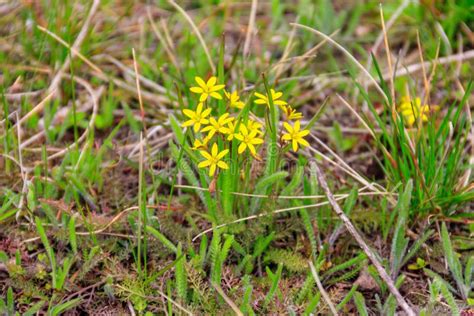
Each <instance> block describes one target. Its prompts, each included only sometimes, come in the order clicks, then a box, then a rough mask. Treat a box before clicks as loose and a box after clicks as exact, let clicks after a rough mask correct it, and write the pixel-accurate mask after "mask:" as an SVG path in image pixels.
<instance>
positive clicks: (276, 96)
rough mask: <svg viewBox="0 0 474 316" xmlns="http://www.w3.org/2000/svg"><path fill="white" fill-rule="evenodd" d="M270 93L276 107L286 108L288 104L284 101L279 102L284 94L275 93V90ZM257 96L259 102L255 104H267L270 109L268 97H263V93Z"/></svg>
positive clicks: (256, 93)
mask: <svg viewBox="0 0 474 316" xmlns="http://www.w3.org/2000/svg"><path fill="white" fill-rule="evenodd" d="M270 93H271V95H272V100H273V104H274V105H279V106H284V105H286V104H287V103H286V102H285V101H283V100H278V99H280V98H281V97H282V95H283V93H282V92H275V90H273V89H270ZM255 96H256V97H257V100H255V104H266V105H267V106H268V107H270V102H269V100H268V95H263V94H261V93H258V92H255Z"/></svg>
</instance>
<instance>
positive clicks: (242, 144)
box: [236, 136, 247, 154]
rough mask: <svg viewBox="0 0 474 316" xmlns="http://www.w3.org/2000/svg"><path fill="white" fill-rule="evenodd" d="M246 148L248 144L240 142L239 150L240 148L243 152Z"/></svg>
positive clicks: (240, 151)
mask: <svg viewBox="0 0 474 316" xmlns="http://www.w3.org/2000/svg"><path fill="white" fill-rule="evenodd" d="M236 138H237V136H236ZM245 148H247V144H245V143H240V145H239V150H238V152H239V154H241V153H243V152H244V151H245Z"/></svg>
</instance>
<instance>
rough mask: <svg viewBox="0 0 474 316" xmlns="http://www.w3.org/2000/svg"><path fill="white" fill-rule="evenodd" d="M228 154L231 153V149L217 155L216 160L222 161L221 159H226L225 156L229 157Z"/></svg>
mask: <svg viewBox="0 0 474 316" xmlns="http://www.w3.org/2000/svg"><path fill="white" fill-rule="evenodd" d="M228 153H229V149H224V150H223V151H221V152H220V153H219V154H217V156H216V158H217V159H218V160H220V159H222V158H224V156H225V155H227V154H228Z"/></svg>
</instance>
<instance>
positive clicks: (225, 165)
mask: <svg viewBox="0 0 474 316" xmlns="http://www.w3.org/2000/svg"><path fill="white" fill-rule="evenodd" d="M217 166H218V167H219V168H221V169H229V166H228V165H227V163H225V162H224V161H218V162H217Z"/></svg>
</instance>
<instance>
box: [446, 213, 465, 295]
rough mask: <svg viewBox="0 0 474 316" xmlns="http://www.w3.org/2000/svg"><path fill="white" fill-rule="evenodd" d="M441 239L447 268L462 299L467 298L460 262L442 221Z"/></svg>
mask: <svg viewBox="0 0 474 316" xmlns="http://www.w3.org/2000/svg"><path fill="white" fill-rule="evenodd" d="M441 239H442V245H443V251H444V258H445V260H446V261H447V263H448V267H449V270H450V271H451V274H452V275H453V278H454V280H455V281H456V285H457V287H458V290H459V292H460V294H461V296H462V298H463V299H464V300H467V297H468V295H467V289H466V287H465V285H464V280H463V274H462V269H461V262H460V261H459V258H458V256H457V254H456V253H455V252H454V250H453V245H452V244H451V240H450V238H449V233H448V229H447V228H446V223H444V222H443V224H442V225H441Z"/></svg>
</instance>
